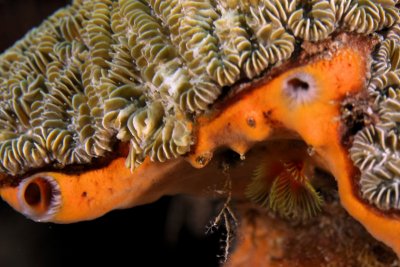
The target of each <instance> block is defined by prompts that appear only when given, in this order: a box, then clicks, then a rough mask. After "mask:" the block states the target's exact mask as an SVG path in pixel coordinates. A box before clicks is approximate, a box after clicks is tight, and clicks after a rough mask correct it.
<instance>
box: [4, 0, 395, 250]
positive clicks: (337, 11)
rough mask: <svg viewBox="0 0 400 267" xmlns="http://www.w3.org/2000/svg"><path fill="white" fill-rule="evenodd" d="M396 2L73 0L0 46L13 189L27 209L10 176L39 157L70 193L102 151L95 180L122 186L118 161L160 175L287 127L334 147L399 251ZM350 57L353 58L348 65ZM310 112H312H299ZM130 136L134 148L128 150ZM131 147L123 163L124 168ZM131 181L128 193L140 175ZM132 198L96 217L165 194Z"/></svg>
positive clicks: (341, 174) (35, 166) (31, 167)
mask: <svg viewBox="0 0 400 267" xmlns="http://www.w3.org/2000/svg"><path fill="white" fill-rule="evenodd" d="M398 5H399V4H398V1H394V0H376V1H372V0H344V1H339V0H322V1H316V0H310V1H305V0H295V1H289V0H283V1H280V0H217V1H211V0H199V1H194V0H193V1H192V0H165V1H162V0H147V1H145V0H142V1H140V0H119V1H113V0H99V1H91V0H75V1H74V2H73V4H72V5H70V6H68V7H66V8H64V9H61V10H59V11H58V12H56V13H55V14H54V15H52V16H51V17H50V18H49V19H48V20H46V21H45V22H44V23H43V24H42V25H40V26H39V27H38V28H36V29H33V30H32V31H31V32H29V33H28V34H27V35H26V36H25V37H24V38H23V39H22V40H21V41H19V42H17V43H16V44H15V45H14V46H13V47H11V48H10V49H8V50H6V51H5V52H4V53H3V54H2V55H0V92H1V93H0V172H1V173H2V176H1V178H2V180H1V183H2V184H3V187H4V188H5V189H4V190H5V191H4V192H3V193H2V197H3V198H5V199H9V200H8V201H9V202H10V203H12V204H14V206H15V207H16V208H17V209H20V206H21V205H25V204H26V203H25V202H24V203H22V204H21V203H20V202H18V201H17V200H15V194H14V193H13V192H14V191H12V189H9V187H10V185H12V184H14V183H18V182H20V181H21V180H22V181H26V180H24V178H25V175H27V174H31V173H33V172H35V171H37V170H43V169H44V170H48V169H49V170H52V171H54V170H56V171H55V172H53V173H51V175H53V176H54V177H57V179H56V180H57V183H60V186H59V187H60V188H59V191H60V192H61V194H63V189H64V188H68V186H66V183H67V181H71V183H78V185H79V186H81V184H79V183H85V182H86V180H85V179H83V178H82V179H81V180H79V181H77V180H73V179H72V180H68V179H69V178H72V176H68V175H67V174H64V173H62V172H57V170H60V169H64V168H66V169H68V168H69V167H71V166H78V165H84V166H89V165H90V164H92V163H93V162H95V161H96V160H97V159H105V161H106V162H107V161H109V162H108V163H109V165H107V166H106V167H105V168H104V169H99V170H94V171H90V172H87V173H86V174H87V175H88V176H85V177H89V175H99V174H101V175H102V177H101V178H99V179H103V180H102V181H103V182H104V183H106V181H107V178H110V177H111V178H112V179H111V178H110V179H111V180H113V181H114V182H113V183H114V184H116V183H117V182H116V181H115V180H116V179H117V178H116V175H117V174H116V173H112V174H111V172H113V171H114V170H119V171H120V172H121V173H122V174H121V175H122V176H124V177H130V178H132V177H136V178H137V177H139V176H140V177H142V176H143V177H147V176H151V175H153V176H152V177H153V178H154V180H157V177H158V178H160V179H161V176H162V175H161V174H160V172H161V171H163V172H164V173H165V175H168V173H170V172H173V168H174V167H175V165H178V162H179V160H181V158H182V157H185V159H186V160H187V161H189V162H190V163H191V164H192V165H193V166H195V167H198V168H202V167H204V166H205V165H207V164H208V162H209V161H210V160H211V158H212V155H213V152H214V151H215V150H217V148H220V147H224V146H226V147H229V148H231V149H232V150H234V151H236V152H238V153H239V154H241V155H244V153H246V152H247V151H248V150H250V148H251V147H252V146H253V145H254V143H257V142H261V141H265V140H266V139H267V138H268V137H270V136H273V134H274V133H275V132H274V131H277V132H279V130H282V129H286V130H288V132H289V133H290V134H289V136H290V138H288V139H290V140H291V139H293V138H294V139H296V138H297V139H299V138H300V139H302V140H303V142H304V143H306V144H307V145H310V146H313V147H315V151H317V156H316V158H317V157H320V158H323V160H320V161H318V160H316V159H315V160H314V162H318V163H315V165H316V166H318V167H321V168H324V169H326V170H328V171H330V172H332V174H333V175H334V176H335V177H336V179H337V180H338V184H339V194H340V196H341V201H342V202H343V205H344V206H345V207H346V208H347V209H348V210H349V213H350V214H352V215H353V216H354V217H355V218H356V219H358V220H359V221H361V222H362V223H363V224H364V225H365V226H366V227H367V228H368V230H369V231H370V232H371V233H372V234H373V235H375V236H376V237H377V238H378V239H380V240H382V241H383V242H385V243H386V244H388V245H390V246H391V247H393V248H394V250H395V251H396V252H397V253H398V254H399V255H400V242H399V241H396V240H394V239H393V238H392V237H389V236H388V235H387V234H386V233H385V232H384V231H383V230H382V229H377V228H375V227H374V225H375V224H376V223H375V222H382V221H384V222H385V223H386V222H387V223H388V224H389V225H392V226H393V231H397V232H400V230H399V229H400V228H399V223H398V222H397V221H396V219H393V218H394V217H390V216H391V214H390V212H392V211H398V210H399V209H400V198H399V197H400V196H399V195H400V154H399V151H400V148H399V142H398V139H399V135H400V127H399V125H400V124H399V123H400V116H399V112H400V72H399V71H400V69H399V66H400V64H399V62H400V24H399V23H400V21H399V20H400V19H399V9H398ZM335 64H336V65H335ZM345 64H347V65H346V66H345V67H346V68H348V69H345V70H340V68H342V67H343V66H344V65H345ZM342 65H343V66H342ZM321 70H324V71H325V73H323V74H321ZM340 71H342V72H340ZM350 74H354V77H352V78H349V77H348V75H350ZM335 75H336V76H335ZM360 75H363V76H362V77H360ZM364 87H365V88H364ZM329 90H331V91H329ZM261 91H262V92H263V93H260V92H261ZM352 94H359V95H361V97H362V98H363V100H365V101H366V102H368V103H369V107H368V109H365V110H362V115H363V119H365V120H363V121H362V122H361V126H362V127H361V129H358V128H356V127H355V128H354V129H350V130H349V129H345V130H343V129H342V128H341V127H344V126H343V125H342V124H341V123H342V122H343V121H344V120H346V119H348V118H347V117H346V116H347V115H346V112H344V111H345V110H346V107H345V106H341V103H344V101H343V100H344V99H346V98H347V97H349V96H350V95H352ZM266 96H268V97H266ZM254 99H255V100H254ZM352 104H354V107H356V108H360V109H362V108H361V107H360V106H361V104H359V103H352ZM267 107H268V108H269V109H268V110H267ZM264 108H265V110H264ZM340 109H342V114H339V110H340ZM347 112H348V113H350V114H352V111H351V110H347ZM311 113H312V115H310V114H311ZM300 114H301V115H302V116H303V117H304V118H308V119H309V120H310V121H311V120H313V121H314V120H315V123H312V122H310V121H307V119H304V118H303V117H300V119H299V118H298V117H296V116H300ZM307 116H308V117H307ZM367 117H368V118H370V120H369V121H368V120H366V118H367ZM242 118H245V121H246V123H244V122H243V121H242ZM227 121H229V123H227ZM354 124H355V123H354ZM353 126H354V125H353ZM346 130H348V131H347V132H346ZM343 132H346V133H347V134H348V133H350V134H348V135H347V136H346V134H343ZM285 134H287V133H286V132H285ZM283 136H284V137H285V138H286V137H287V136H286V135H283ZM299 136H300V137H299ZM327 139H329V141H330V142H328V141H327ZM339 140H340V141H339ZM288 142H289V141H288ZM346 142H347V145H345V144H344V143H346ZM122 146H124V147H125V148H126V147H128V146H129V149H126V150H128V152H126V151H125V150H124V149H122V148H121V147H122ZM266 147H269V145H266ZM116 152H118V153H120V154H118V153H116ZM125 152H126V153H125ZM121 154H122V155H123V156H124V157H125V158H124V160H125V164H126V167H127V170H125V169H124V170H120V163H121V158H120V156H121ZM281 154H282V155H283V153H281ZM338 155H339V156H338ZM111 156H115V157H117V159H115V160H114V158H113V157H111ZM335 157H336V158H335ZM175 159H176V160H175ZM295 160H301V159H299V158H295ZM151 162H153V163H151ZM160 162H166V163H169V164H170V165H168V164H165V165H163V164H162V163H160ZM321 162H322V163H321ZM152 164H153V165H152ZM313 164H314V163H313ZM335 164H336V165H337V166H340V167H338V168H335V166H336V165H335ZM353 165H355V167H357V170H356V169H353ZM288 168H289V167H288ZM289 169H290V168H289ZM185 170H186V169H185ZM358 171H359V175H358V174H357V172H358ZM89 173H90V174H89ZM300 173H301V172H300ZM46 175H49V174H48V173H46ZM51 175H50V176H51ZM107 175H108V176H110V177H108V176H107ZM78 176H79V175H78ZM103 176H104V177H103ZM294 176H295V177H302V178H304V177H305V176H303V175H302V174H301V175H300V174H299V175H297V176H296V175H294ZM358 176H359V177H358ZM46 177H47V176H46ZM60 177H62V178H60ZM79 177H81V176H79ZM82 177H83V176H82ZM90 177H92V176H90ZM285 177H287V176H285ZM67 178H68V179H67ZM281 178H282V177H281ZM64 179H65V180H64ZM137 179H139V178H137ZM88 180H89V182H88V183H91V182H92V180H91V179H88ZM122 180H123V181H121V184H118V186H117V187H118V188H119V189H120V190H123V188H130V187H131V186H132V184H134V182H132V183H131V180H129V179H128V180H124V179H122ZM139 180H140V179H139ZM283 180H284V179H283ZM289 180H290V179H289ZM10 181H11V182H10ZM276 181H278V182H279V181H282V179H277V180H276ZM63 182H64V183H65V184H63ZM135 182H136V181H135ZM278 182H276V183H275V187H274V184H271V187H272V188H275V189H276V187H277V186H278V185H279V184H278ZM138 183H142V182H141V180H140V182H138ZM21 184H22V185H20V187H19V188H20V189H21V190H25V189H23V188H26V187H24V186H23V183H21ZM122 184H123V186H122ZM143 184H146V182H143ZM143 184H141V186H143ZM154 184H156V183H155V182H154V183H153V185H154ZM286 184H287V183H286ZM286 184H285V185H286ZM299 184H302V186H304V187H303V189H305V188H306V191H307V192H308V193H309V195H308V196H314V197H311V198H310V199H313V200H315V201H316V202H313V201H310V202H307V203H306V204H305V206H304V205H303V207H306V206H307V205H308V206H307V207H308V208H310V209H312V212H311V213H312V214H313V215H314V214H316V210H318V209H319V205H320V203H321V199H320V197H319V195H318V192H317V191H316V190H315V189H314V188H313V187H312V183H311V182H309V181H308V179H306V178H304V179H302V182H301V183H299ZM78 185H75V184H74V186H78ZM146 185H147V184H146ZM281 185H282V184H281ZM64 186H65V187H64ZM163 186H165V185H164V183H161V186H160V187H161V188H162V189H160V190H161V193H160V194H170V193H171V194H172V193H177V192H180V191H179V190H181V189H182V188H183V185H177V184H174V186H175V187H174V188H173V189H172V190H171V192H169V191H167V190H166V189H165V188H164V187H163ZM143 187H145V188H147V187H146V186H143ZM165 187H166V186H165ZM171 187H172V186H171ZM252 187H253V189H254V190H253V192H250V193H248V195H249V196H250V198H253V200H256V202H260V201H261V202H265V201H266V199H267V198H269V199H271V198H272V200H269V201H272V204H271V205H270V206H271V208H272V210H274V209H275V210H279V208H276V207H278V206H279V205H280V203H278V202H279V201H280V200H279V199H282V198H283V197H281V198H280V197H279V196H277V195H276V194H275V195H274V194H272V195H268V193H267V192H264V191H263V190H264V189H265V188H267V187H268V186H265V185H263V184H262V183H260V181H257V180H255V181H253V185H252ZM7 188H8V189H9V190H11V191H7ZM17 188H18V187H17ZM194 188H195V186H193V185H192V186H191V187H190V190H187V191H190V192H192V191H195V190H194ZM350 188H355V190H353V189H351V190H350ZM164 189H165V191H163V190H164ZM346 190H347V191H346ZM357 190H358V191H357ZM71 191H74V190H69V191H68V190H67V194H68V193H71ZM125 191H126V190H125ZM182 191H184V190H183V189H182ZM242 191H244V190H242ZM272 191H274V190H272ZM10 192H11V193H10ZM346 192H347V193H348V194H346ZM349 192H350V193H349ZM353 192H357V193H355V194H354V193H353ZM84 193H85V194H82V195H85V196H86V195H87V192H86V191H85V192H84ZM102 197H103V196H102ZM107 197H108V195H107ZM107 197H104V198H105V199H106V200H107ZM119 197H120V198H122V196H119ZM290 197H292V195H290V196H289V199H290ZM136 198H138V199H140V197H138V196H134V197H131V198H129V200H127V199H119V198H116V199H114V200H113V201H109V202H107V205H105V206H104V208H103V207H102V208H101V209H100V210H98V211H94V213H93V214H90V215H88V216H87V217H85V219H87V218H94V217H96V216H100V215H101V214H104V213H105V212H107V211H109V210H111V209H113V208H121V207H127V206H131V205H132V203H134V204H135V205H137V204H141V203H146V202H150V201H152V200H154V199H156V198H157V194H150V196H146V197H145V198H144V199H140V200H138V199H136ZM291 199H292V200H293V198H291ZM303 200H304V199H303ZM74 201H75V200H73V201H72V202H74ZM135 201H136V202H135ZM14 202H15V203H14ZM72 202H71V203H72ZM114 202H115V203H114ZM99 203H102V202H101V201H100V202H99ZM310 203H311V204H310ZM315 203H317V204H315ZM264 204H265V203H264ZM369 204H372V205H371V206H369ZM293 205H294V204H293ZM293 205H292V206H293ZM67 206H68V205H66V207H67ZM294 206H295V205H294ZM300 206H301V205H300ZM353 206H354V207H358V208H354V207H353ZM68 207H69V206H68ZM274 207H275V208H274ZM307 207H306V208H307ZM360 207H361V208H360ZM369 209H373V211H372V212H371V214H373V215H371V218H372V219H370V218H368V215H366V214H367V213H368V212H367V211H366V210H369ZM83 210H85V209H82V211H76V214H75V213H69V214H68V215H65V213H64V214H61V212H60V214H61V215H59V214H58V213H57V212H55V211H54V210H52V213H51V216H49V215H48V214H47V215H46V216H45V217H40V216H39V217H38V216H37V214H36V213H37V212H36V211H33V212H34V213H35V212H36V213H35V214H34V215H32V216H31V217H33V218H35V219H38V220H55V221H61V222H63V221H75V220H79V219H82V218H83V217H84V216H85V215H83V214H82V213H83ZM30 212H31V211H29V212H25V214H27V215H30ZM291 212H293V210H285V211H284V212H283V213H284V214H291ZM278 213H279V212H278ZM296 213H298V212H297V211H296ZM368 214H369V213H368ZM381 215H382V216H381ZM386 215H388V218H386V217H385V216H386ZM56 216H60V217H57V218H56ZM63 216H66V217H63ZM289 217H290V216H289Z"/></svg>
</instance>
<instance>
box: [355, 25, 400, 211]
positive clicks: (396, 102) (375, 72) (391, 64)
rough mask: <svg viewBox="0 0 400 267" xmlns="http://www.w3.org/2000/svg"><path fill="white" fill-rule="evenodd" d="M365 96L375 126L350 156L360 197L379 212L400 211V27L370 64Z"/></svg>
mask: <svg viewBox="0 0 400 267" xmlns="http://www.w3.org/2000/svg"><path fill="white" fill-rule="evenodd" d="M368 93H369V95H370V96H371V97H372V98H373V100H374V107H373V108H374V109H375V110H376V114H377V117H378V118H379V120H378V122H377V123H376V124H374V125H370V126H368V127H365V128H364V129H362V130H361V131H360V132H358V133H357V134H356V136H355V139H354V142H353V146H352V148H351V149H350V155H351V158H352V160H353V161H354V163H355V165H356V166H357V167H358V168H359V169H360V171H361V176H360V181H359V186H360V190H361V194H362V196H363V197H364V198H366V199H367V200H368V201H369V202H370V203H372V204H374V205H376V206H377V207H378V208H380V209H382V210H389V209H397V210H398V209H400V144H399V137H400V25H399V24H397V25H395V26H393V27H392V28H391V30H389V31H388V33H387V34H386V36H384V41H383V42H382V43H381V44H380V46H379V47H378V48H377V53H376V55H375V57H374V62H373V64H372V75H371V79H370V83H369V87H368Z"/></svg>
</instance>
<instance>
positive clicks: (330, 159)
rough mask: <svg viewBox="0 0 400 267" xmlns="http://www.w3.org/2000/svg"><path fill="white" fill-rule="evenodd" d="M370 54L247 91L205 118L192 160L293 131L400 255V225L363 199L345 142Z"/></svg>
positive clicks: (345, 198)
mask: <svg viewBox="0 0 400 267" xmlns="http://www.w3.org/2000/svg"><path fill="white" fill-rule="evenodd" d="M367 52H368V51H363V50H362V49H359V48H357V46H354V47H349V46H348V47H344V48H340V49H339V50H338V51H337V52H336V53H335V54H333V55H332V56H331V57H330V58H326V59H324V58H323V59H317V60H315V61H313V62H311V63H309V64H307V65H305V66H301V67H297V68H294V69H291V70H289V71H287V72H285V73H283V74H281V75H280V76H278V77H277V78H275V79H273V80H272V81H270V82H268V83H266V84H265V85H262V86H259V87H257V88H255V89H253V90H251V91H249V92H246V94H244V95H243V96H242V98H241V99H240V101H237V102H235V103H233V104H232V105H230V106H228V107H227V108H226V109H224V110H223V111H222V112H220V113H219V114H218V115H217V116H216V117H214V118H209V117H204V118H202V119H200V120H199V121H198V122H199V125H198V133H197V143H196V145H195V148H194V151H193V152H192V153H191V155H190V157H189V160H190V161H191V163H192V164H193V165H194V166H198V167H199V163H198V160H197V159H198V158H199V157H200V158H201V157H202V156H203V155H210V154H212V152H213V151H214V150H215V149H216V148H217V147H219V146H226V147H229V148H231V149H233V150H234V151H236V152H238V153H240V154H244V153H245V152H246V151H247V150H248V149H249V148H250V147H251V146H252V145H253V144H254V143H255V142H258V141H261V140H265V139H267V138H268V137H270V136H271V133H274V130H277V129H281V128H285V129H287V130H289V131H292V132H293V133H294V134H293V136H294V137H295V136H300V137H301V138H302V139H303V140H304V141H305V142H306V143H307V144H308V145H309V146H311V147H312V148H313V149H314V151H315V152H316V154H317V155H318V156H320V157H321V158H322V159H323V162H324V165H325V167H326V168H327V169H329V170H330V171H331V172H332V174H333V175H334V176H335V178H336V179H337V182H338V186H339V194H340V198H341V202H342V205H343V206H344V207H345V208H346V209H347V211H348V212H349V213H350V214H351V215H352V216H353V217H354V218H355V219H357V220H358V221H360V222H361V223H362V224H363V225H364V226H365V227H366V228H367V229H368V231H369V232H370V233H371V234H372V235H374V236H375V238H377V239H379V240H381V241H383V242H384V243H386V244H387V245H389V246H391V247H392V248H393V249H394V250H395V251H396V253H397V254H398V255H400V238H399V237H400V221H399V220H398V219H397V218H394V217H391V216H385V214H383V213H382V212H379V211H378V210H376V209H375V208H373V207H371V206H370V205H369V204H367V203H366V202H365V201H363V200H361V199H360V198H359V196H358V194H357V193H356V190H355V185H354V177H353V174H354V169H353V164H352V162H351V159H350V158H349V155H348V151H347V149H346V148H344V147H343V145H342V143H341V130H342V129H341V123H340V116H341V114H340V107H341V106H340V105H341V101H342V100H343V99H344V98H345V97H346V96H348V95H351V94H356V93H358V92H360V91H361V90H363V89H364V88H365V83H366V79H367V78H366V77H367V73H368V71H369V69H368V67H367V66H368V64H369V63H368V58H367V56H366V55H367V54H368V53H367ZM304 78H305V79H304ZM290 79H291V80H290ZM288 80H290V81H289V82H288ZM288 83H293V84H294V86H296V85H298V86H300V88H295V87H294V88H293V87H292V88H289V90H290V89H293V90H300V92H296V91H294V92H292V93H291V92H289V93H288V92H287V91H285V90H287V87H288ZM289 87H290V86H289ZM301 90H303V91H301ZM312 90H314V91H312ZM296 94H297V95H296ZM301 94H303V95H301ZM307 94H308V95H307ZM249 122H250V123H249ZM288 153H290V151H288Z"/></svg>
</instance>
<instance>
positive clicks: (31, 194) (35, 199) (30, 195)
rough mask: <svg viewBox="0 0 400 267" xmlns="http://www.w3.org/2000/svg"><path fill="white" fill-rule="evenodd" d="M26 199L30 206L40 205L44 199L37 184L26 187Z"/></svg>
mask: <svg viewBox="0 0 400 267" xmlns="http://www.w3.org/2000/svg"><path fill="white" fill-rule="evenodd" d="M24 198H25V201H26V203H28V204H29V205H31V206H35V205H38V204H39V203H40V200H41V199H42V197H41V192H40V187H39V185H38V184H37V183H30V184H29V185H28V186H27V187H26V190H25V193H24Z"/></svg>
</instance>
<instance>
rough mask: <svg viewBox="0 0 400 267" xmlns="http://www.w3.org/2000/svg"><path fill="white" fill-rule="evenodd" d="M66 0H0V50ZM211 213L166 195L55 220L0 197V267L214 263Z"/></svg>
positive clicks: (216, 250)
mask: <svg viewBox="0 0 400 267" xmlns="http://www.w3.org/2000/svg"><path fill="white" fill-rule="evenodd" d="M68 3H70V1H67V0H0V53H1V52H2V51H4V49H6V48H7V47H9V46H11V45H12V44H13V43H14V42H15V41H17V40H18V39H20V38H21V37H22V36H23V35H24V34H25V33H26V32H27V31H28V30H29V29H31V28H32V27H33V26H36V25H38V24H39V23H40V22H41V21H42V20H43V19H44V18H46V17H47V16H49V15H50V14H52V13H53V12H54V11H55V10H57V9H58V8H59V7H62V6H65V5H66V4H68ZM211 214H212V208H210V205H209V203H207V202H204V201H203V202H201V201H200V203H199V201H198V200H194V201H193V200H191V199H185V198H167V197H165V198H162V199H161V200H159V201H158V202H156V203H154V204H151V205H147V206H142V207H136V208H132V209H128V210H122V211H113V212H111V213H109V214H107V215H106V216H104V217H102V218H99V219H97V220H94V221H91V222H82V223H76V224H68V225H57V224H50V223H45V224H43V223H35V222H32V221H30V220H28V219H26V218H25V217H23V216H22V215H20V214H18V213H17V212H15V211H14V210H13V209H12V208H10V207H9V206H8V205H7V204H6V203H4V202H3V201H1V200H0V266H1V267H8V266H29V267H31V266H32V267H33V266H40V267H46V266H82V265H84V264H85V265H89V266H97V265H99V264H101V266H104V265H111V266H210V267H212V266H218V262H219V259H218V257H217V255H218V254H221V251H220V242H219V240H220V238H221V233H219V232H216V233H214V234H211V235H205V226H206V224H207V220H209V219H210V218H211V217H210V216H211ZM196 216H198V217H196ZM184 221H189V222H186V223H184Z"/></svg>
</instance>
